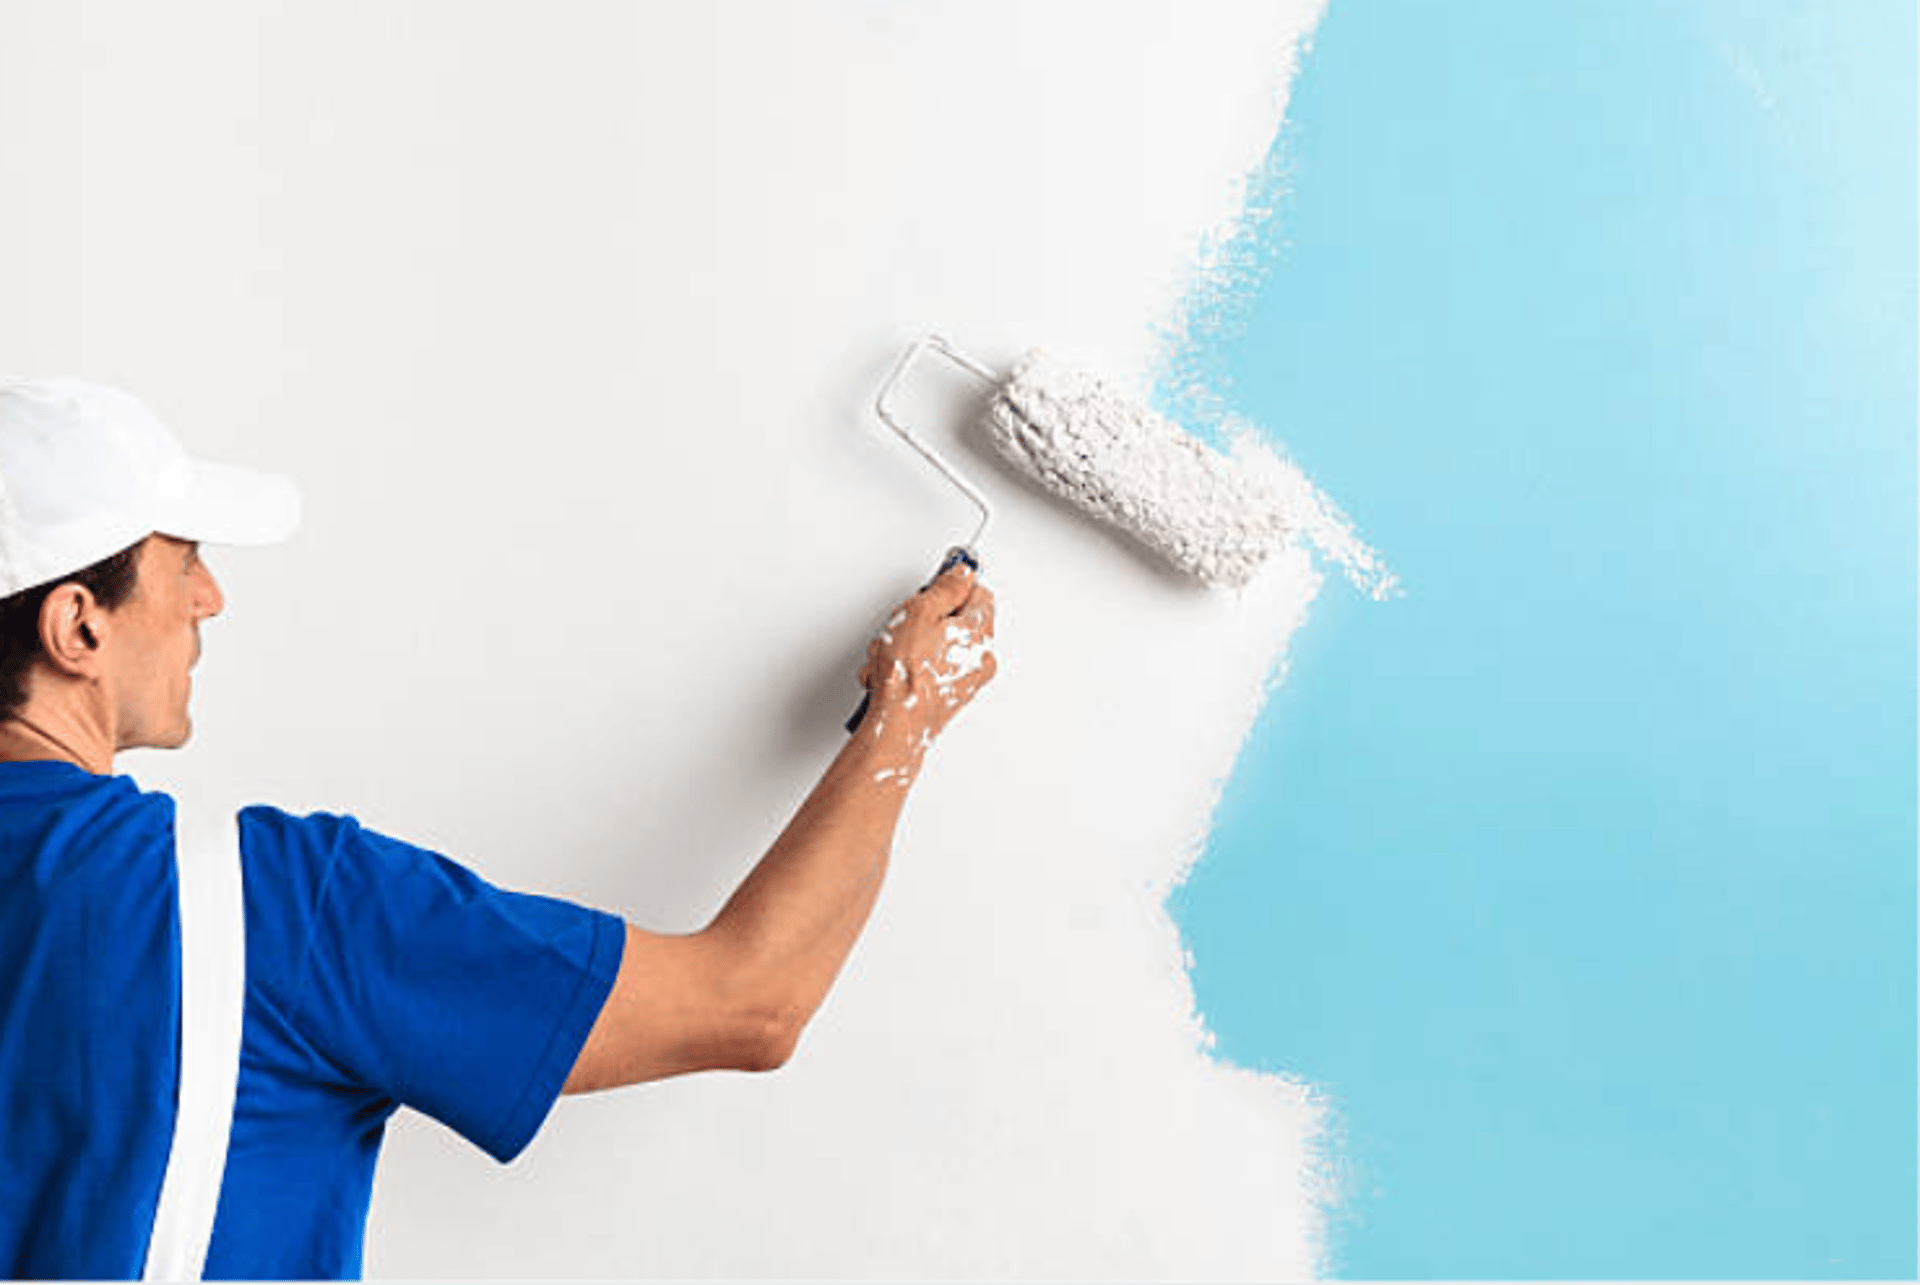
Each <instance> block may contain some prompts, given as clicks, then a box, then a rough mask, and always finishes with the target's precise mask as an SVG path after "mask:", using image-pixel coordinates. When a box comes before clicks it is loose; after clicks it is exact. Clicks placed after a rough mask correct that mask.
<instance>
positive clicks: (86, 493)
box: [0, 375, 300, 597]
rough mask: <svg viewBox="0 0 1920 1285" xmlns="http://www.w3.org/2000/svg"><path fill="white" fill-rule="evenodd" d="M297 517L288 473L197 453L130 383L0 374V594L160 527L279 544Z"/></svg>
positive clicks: (229, 540) (193, 536) (203, 538)
mask: <svg viewBox="0 0 1920 1285" xmlns="http://www.w3.org/2000/svg"><path fill="white" fill-rule="evenodd" d="M299 525H300V493H299V491H298V490H296V489H295V487H294V485H293V482H292V481H291V480H289V479H288V478H285V477H281V476H279V475H277V474H273V473H259V472H255V471H254V470H252V469H245V468H236V467H234V466H233V465H230V464H214V463H210V462H208V461H206V460H196V459H194V458H193V457H192V456H190V455H188V454H187V451H186V448H185V447H184V446H182V445H181V444H180V439H179V438H177V437H175V436H174V435H173V430H172V429H170V428H168V427H167V426H166V425H165V424H164V423H162V422H161V421H160V418H159V417H158V416H157V415H155V414H154V413H153V412H152V411H150V410H148V409H147V408H146V407H145V406H143V405H141V404H140V403H139V402H138V401H137V400H135V399H134V398H133V397H132V396H130V395H128V394H127V393H123V392H121V391H120V390H118V389H115V388H106V387H103V386H101V385H99V384H90V383H86V382H84V381H82V380H78V379H18V378H15V377H13V376H10V375H0V597H5V596H7V595H10V594H15V593H19V592H20V591H21V590H22V589H31V588H33V587H35V586H36V585H43V584H46V583H48V582H50V581H54V580H58V579H59V578H60V577H61V576H66V575H71V574H72V573H74V572H76V571H79V570H81V569H82V568H85V567H89V566H92V565H93V564H94V563H96V562H99V561H100V560H102V559H103V558H108V557H111V556H112V555H114V554H116V553H118V552H120V551H121V550H122V549H125V548H128V547H130V546H132V545H136V544H138V543H140V541H142V540H144V539H146V538H147V537H148V536H149V535H152V534H154V533H155V532H158V533H159V534H161V535H170V536H173V537H174V538H175V539H179V540H194V541H200V542H204V543H207V544H274V543H276V542H278V541H281V540H284V539H286V538H287V537H288V536H290V535H292V534H293V532H294V529H295V528H297V527H298V526H299Z"/></svg>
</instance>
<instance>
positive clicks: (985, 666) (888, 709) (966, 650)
mask: <svg viewBox="0 0 1920 1285" xmlns="http://www.w3.org/2000/svg"><path fill="white" fill-rule="evenodd" d="M998 668H999V667H998V664H997V663H996V662H995V660H994V656H993V591H992V590H990V589H988V588H987V587H986V586H985V585H983V584H980V583H979V582H978V580H977V578H976V577H975V576H974V573H973V569H972V568H971V567H969V566H968V565H967V564H966V563H964V562H960V563H956V564H955V565H954V566H952V567H950V568H948V570H947V571H946V572H944V573H943V574H942V575H941V576H940V577H939V579H937V580H935V581H934V582H933V583H932V584H930V585H928V586H927V587H926V588H925V589H922V590H921V591H920V592H919V593H916V594H915V595H913V597H911V598H909V599H907V601H906V602H905V603H903V604H902V605H901V607H900V609H899V610H898V611H897V612H895V613H894V615H893V617H892V619H890V620H888V621H887V623H886V626H885V627H884V628H882V629H881V631H880V633H879V635H878V636H877V637H876V638H874V640H873V641H872V642H871V643H870V644H868V646H867V660H866V664H864V665H862V666H861V667H860V685H861V686H862V687H865V688H866V689H867V692H868V694H869V696H870V697H871V699H872V702H873V717H872V718H871V719H870V720H869V721H868V724H867V727H866V729H863V730H865V731H866V734H867V735H870V736H874V737H881V736H884V735H887V734H888V733H889V732H890V731H891V729H892V728H893V727H895V726H898V725H901V724H904V725H905V728H906V730H907V741H908V745H909V747H910V749H911V752H912V755H913V757H914V759H915V760H916V763H915V765H916V766H917V760H918V759H919V757H920V756H921V755H922V754H924V753H925V751H926V748H927V746H929V745H930V744H932V743H933V739H934V737H936V736H938V735H939V734H940V733H941V731H942V730H943V729H945V727H946V725H947V724H948V723H949V722H951V721H952V719H953V716H954V715H955V714H957V713H959V712H960V707H961V706H963V705H965V704H966V703H967V702H968V701H970V700H972V699H973V698H974V696H975V695H977V694H978V693H979V691H980V689H981V688H982V687H985V686H986V685H987V684H988V683H989V682H990V681H992V679H993V676H994V674H995V673H996V672H998ZM903 784H904V780H903Z"/></svg>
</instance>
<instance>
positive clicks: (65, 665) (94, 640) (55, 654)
mask: <svg viewBox="0 0 1920 1285" xmlns="http://www.w3.org/2000/svg"><path fill="white" fill-rule="evenodd" d="M106 617H107V613H106V612H105V611H103V610H101V608H100V604H99V603H98V602H97V601H95V600H94V596H93V591H92V590H91V589H88V588H87V587H86V586H85V585H83V584H76V583H67V584H61V585H56V586H55V587H54V590H53V592H52V593H50V594H48V595H47V600H46V601H45V602H43V603H42V604H40V645H41V647H42V648H44V649H45V651H46V653H47V662H48V663H49V664H51V665H52V666H53V667H54V668H55V669H57V670H59V671H60V672H61V673H64V674H73V675H75V676H86V675H91V674H93V673H95V672H96V671H97V669H98V664H99V658H100V647H101V644H102V643H103V642H105V640H106V633H107V623H106Z"/></svg>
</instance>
